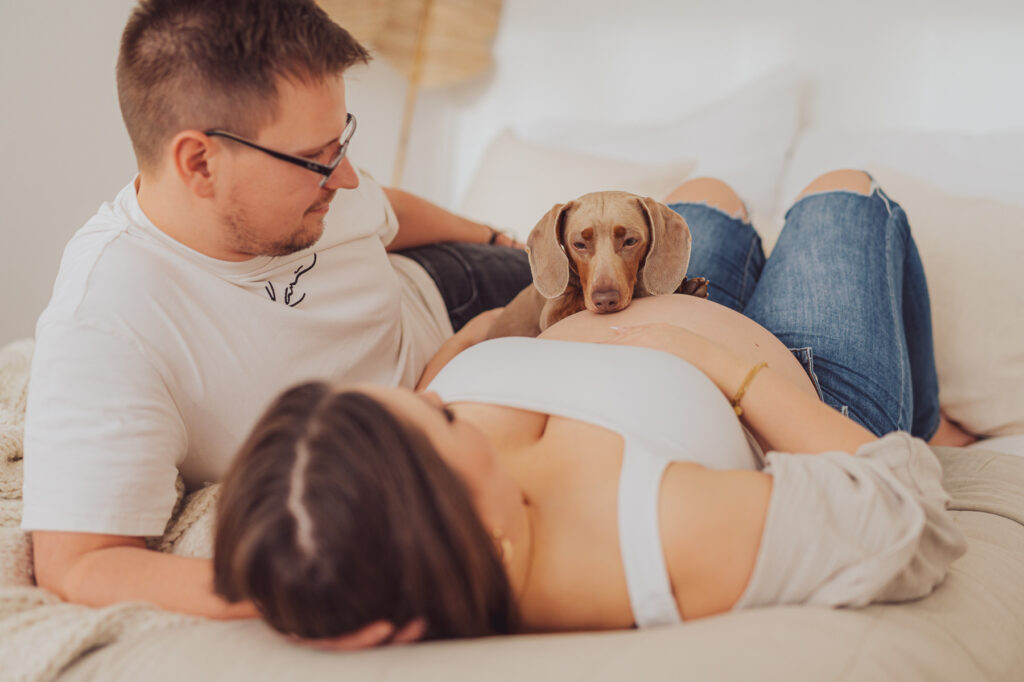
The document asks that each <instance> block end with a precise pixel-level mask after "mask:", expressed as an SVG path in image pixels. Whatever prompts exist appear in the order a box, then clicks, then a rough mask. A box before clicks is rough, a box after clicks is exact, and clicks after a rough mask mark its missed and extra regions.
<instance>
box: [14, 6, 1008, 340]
mask: <svg viewBox="0 0 1024 682" xmlns="http://www.w3.org/2000/svg"><path fill="white" fill-rule="evenodd" d="M131 5H132V2H131V1H130V0H90V1H89V2H76V1H75V0H55V1H53V2H46V3H43V2H37V1H35V0H0V92H2V93H3V94H2V97H0V111H2V114H3V115H2V119H0V120H2V121H3V124H4V125H3V129H2V130H0V153H2V162H0V164H2V165H0V180H2V182H0V207H2V215H3V218H2V223H0V235H2V237H0V284H2V285H3V286H2V291H3V292H4V293H5V295H4V296H3V298H2V303H0V344H2V343H6V342H7V341H9V340H11V339H13V338H18V337H23V336H29V335H31V334H32V332H33V326H34V323H35V319H36V317H37V316H38V315H39V313H40V312H41V310H42V308H43V307H44V306H45V304H46V301H47V299H48V298H49V295H50V291H51V287H52V282H53V278H54V276H55V274H56V270H57V264H58V262H59V259H60V252H61V249H62V247H63V245H64V243H65V242H66V241H67V239H68V238H69V237H70V236H71V234H72V233H73V232H74V230H76V229H77V228H78V227H79V226H80V225H81V224H82V223H83V222H84V221H85V220H86V219H87V218H88V217H89V216H90V215H92V214H93V213H94V212H95V210H96V208H97V207H98V206H99V204H100V203H101V202H102V201H105V200H108V199H110V198H112V197H113V196H114V194H116V192H117V191H118V190H119V189H120V188H121V187H122V186H123V185H124V184H126V183H127V182H128V180H129V179H130V177H131V175H132V173H133V168H134V160H133V158H132V154H131V147H130V145H129V143H128V139H127V136H126V134H125V133H124V131H123V128H122V125H121V119H120V114H119V112H118V108H117V99H116V93H115V83H114V63H115V60H116V55H117V47H118V40H119V36H120V32H121V29H122V27H123V24H124V21H125V19H126V18H127V15H128V12H129V10H130V7H131ZM1022 37H1024V3H1020V2H1019V0H976V1H975V2H971V3H967V2H962V1H960V0H928V1H924V0H920V1H919V0H862V1H861V2H857V3H852V2H844V3H838V2H828V1H827V0H764V1H761V0H718V1H717V2H715V3H710V2H705V1H703V0H678V1H676V2H671V3H668V2H663V1H661V0H631V1H630V2H628V3H626V2H622V1H621V0H558V1H554V0H505V5H504V10H503V17H502V24H501V28H500V30H499V36H498V39H497V42H496V45H495V54H496V59H497V67H496V68H495V70H494V71H493V72H492V73H491V74H489V75H487V76H485V77H482V78H480V79H478V80H477V81H475V82H473V83H469V84H466V85H462V86H458V87H454V88H447V89H444V90H439V91H430V92H427V93H424V94H423V95H422V96H421V98H420V102H419V106H418V111H417V119H416V123H415V125H414V128H413V139H412V146H411V150H410V156H409V160H408V168H407V172H406V181H405V183H404V185H405V187H406V188H408V189H411V190H413V191H417V192H420V193H422V194H424V195H426V196H428V197H430V198H432V199H434V200H435V201H438V202H439V203H441V204H443V205H446V206H456V205H458V201H459V198H460V196H461V193H462V192H463V190H464V189H465V186H466V184H467V182H468V179H469V177H470V174H471V173H472V171H473V169H474V168H475V165H476V163H477V161H478V159H479V157H480V154H481V153H482V152H483V150H484V147H485V145H486V143H487V141H488V140H489V139H490V138H491V136H492V135H493V134H494V133H495V132H497V131H498V130H500V129H501V128H503V127H505V126H512V127H515V128H516V129H517V130H518V131H519V132H521V133H523V134H526V135H529V133H530V131H531V129H533V128H535V127H536V126H538V125H540V124H542V123H543V122H544V120H545V119H563V120H564V119H571V120H574V121H576V122H578V125H586V124H587V123H588V122H592V123H601V124H608V123H616V122H618V123H644V122H658V121H667V120H671V119H672V118H675V117H678V116H681V115H683V114H685V113H687V112H689V111H693V110H694V109H696V108H698V107H699V106H700V105H702V104H704V103H707V102H708V101H710V100H712V99H714V98H715V97H716V96H719V95H722V94H724V93H727V92H730V91H732V90H734V89H735V88H737V87H739V86H741V85H742V84H743V83H745V82H747V81H748V80H749V79H751V78H753V77H756V76H757V75H758V74H760V73H764V72H765V71H767V70H768V69H770V68H771V67H773V66H777V65H780V64H786V63H792V64H794V65H795V66H796V67H797V68H799V69H800V70H801V71H803V72H804V73H806V74H807V75H808V77H809V78H811V79H812V80H813V82H814V84H815V90H814V96H813V97H812V98H811V99H810V100H809V101H808V103H807V110H806V116H807V119H808V122H809V124H811V125H829V126H833V127H841V128H853V129H863V128H881V129H901V128H914V129H926V130H959V131H975V132H985V131H993V130H1009V129H1017V130H1020V129H1022V128H1024V88H1021V86H1020V84H1021V83H1022V82H1024V39H1022ZM348 80H349V85H348V99H349V107H350V109H351V110H352V111H354V112H356V113H357V114H358V115H359V132H358V134H357V136H356V139H355V141H354V142H353V148H352V154H353V158H354V159H355V160H356V161H357V162H358V163H360V164H361V165H363V166H364V167H366V168H367V169H368V170H370V171H371V172H372V173H373V174H374V175H375V176H376V177H377V178H378V179H379V180H381V181H382V182H389V181H390V178H391V171H392V162H393V158H394V153H395V148H396V145H397V131H398V128H399V123H400V117H401V108H402V101H403V96H404V90H403V88H404V84H403V82H402V80H401V78H400V77H399V76H398V75H397V74H396V73H395V72H394V71H393V70H392V69H391V68H390V67H389V66H388V65H386V64H384V63H382V62H379V61H378V62H375V63H374V64H373V65H371V66H370V67H368V68H360V69H358V70H354V71H353V72H351V73H350V76H349V79H348ZM680 153H681V155H683V154H685V151H684V150H680Z"/></svg>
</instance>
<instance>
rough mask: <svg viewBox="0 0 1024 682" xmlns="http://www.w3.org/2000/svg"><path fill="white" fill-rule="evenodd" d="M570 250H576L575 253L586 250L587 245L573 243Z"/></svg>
mask: <svg viewBox="0 0 1024 682" xmlns="http://www.w3.org/2000/svg"><path fill="white" fill-rule="evenodd" d="M572 248H574V249H576V250H577V251H582V250H583V249H585V248H587V245H586V244H584V243H583V242H573V243H572Z"/></svg>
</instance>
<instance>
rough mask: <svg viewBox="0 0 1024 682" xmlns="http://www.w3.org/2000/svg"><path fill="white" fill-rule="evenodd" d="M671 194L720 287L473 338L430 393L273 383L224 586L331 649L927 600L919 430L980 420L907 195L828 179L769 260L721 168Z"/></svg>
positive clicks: (938, 572)
mask: <svg viewBox="0 0 1024 682" xmlns="http://www.w3.org/2000/svg"><path fill="white" fill-rule="evenodd" d="M667 201H668V202H670V203H669V205H670V207H671V208H673V209H674V210H676V211H677V212H679V213H680V214H681V215H683V217H684V218H685V219H686V220H687V222H688V224H689V226H690V230H691V233H692V235H693V250H692V255H691V268H690V269H691V272H692V273H693V274H695V275H702V276H705V277H707V278H708V279H709V280H710V281H711V285H712V288H711V292H712V293H711V299H710V301H704V300H700V299H696V298H693V297H686V296H665V297H656V298H645V299H638V300H636V301H634V302H633V304H632V305H631V306H630V307H629V308H627V309H626V310H625V311H622V312H620V313H616V314H614V315H605V316H597V315H592V314H590V313H586V312H584V313H580V314H578V315H576V316H573V317H571V318H568V319H566V320H563V321H562V322H560V323H559V324H557V325H555V326H553V327H551V328H550V329H548V330H547V331H546V332H545V333H544V334H542V337H541V338H540V339H538V340H533V339H498V340H495V341H489V342H486V343H482V344H479V345H477V346H474V347H472V348H470V349H469V350H468V351H465V352H464V353H463V354H461V355H460V356H458V357H456V358H455V359H454V360H453V361H452V362H451V363H450V364H449V365H448V366H446V367H445V368H444V369H443V370H442V371H441V373H440V374H439V375H438V376H437V377H436V379H435V380H434V381H433V383H432V385H431V389H432V390H431V391H428V392H426V393H413V392H411V391H406V390H401V389H387V388H377V387H369V386H367V387H357V388H355V389H352V390H348V391H339V390H338V389H336V388H334V387H330V386H327V385H325V384H322V383H313V384H306V385H303V386H300V387H297V388H294V389H292V390H291V391H289V392H287V393H286V394H285V395H283V396H282V397H281V398H279V399H278V401H277V402H276V403H275V404H274V405H273V406H271V408H270V409H269V411H268V412H267V414H266V415H265V416H264V417H263V418H262V419H261V421H260V422H259V423H258V424H257V426H256V427H255V429H254V431H253V433H252V435H251V437H250V439H249V440H248V442H247V443H246V445H245V446H243V448H242V451H241V453H240V454H239V456H238V458H237V459H236V461H235V463H234V465H233V467H232V469H231V471H230V472H229V474H228V476H227V478H226V479H225V482H224V488H223V491H222V498H221V503H220V505H221V506H220V510H219V511H220V514H219V520H218V529H217V545H216V550H215V558H214V566H215V576H216V588H217V590H218V591H219V592H220V593H221V594H222V595H223V596H225V597H226V598H228V599H229V600H233V601H237V600H242V599H252V600H254V602H255V603H256V605H257V607H258V608H259V609H260V611H261V613H262V614H263V616H264V617H265V618H266V619H267V620H268V621H269V622H270V623H271V625H273V626H274V627H275V628H277V629H279V630H281V631H282V632H287V633H292V634H294V635H297V636H299V637H303V638H314V639H316V640H318V641H320V642H321V643H324V644H326V645H331V644H336V645H340V646H350V645H353V644H355V645H359V644H365V643H374V642H376V641H379V640H382V639H386V638H389V637H390V638H391V640H392V641H408V640H410V639H416V638H419V637H421V636H426V637H452V636H477V635H487V634H494V633H503V632H514V631H519V630H567V629H573V630H576V629H610V628H628V627H631V626H633V625H639V626H647V625H658V624H667V623H673V622H679V621H680V620H689V619H693V618H699V617H703V616H708V615H712V614H716V613H722V612H725V611H728V610H730V609H735V608H745V607H752V606H758V605H767V604H782V603H804V604H819V605H828V606H840V605H854V606H856V605H863V604H866V603H869V602H871V601H886V600H900V599H910V598H916V597H920V596H923V595H925V594H928V593H929V592H930V591H931V590H932V589H933V588H934V587H935V585H937V584H938V583H939V582H940V581H941V580H942V578H943V577H944V575H945V572H946V569H947V568H948V565H949V563H950V562H951V561H952V560H953V559H955V558H956V557H957V556H959V555H960V554H962V552H963V551H964V540H963V537H962V535H961V534H960V532H959V530H958V529H957V528H956V526H955V525H954V524H953V522H952V519H951V518H950V516H949V514H948V513H947V512H946V511H945V504H946V501H947V500H948V496H947V495H946V493H945V491H944V490H943V489H942V487H941V469H940V468H939V465H938V462H937V460H936V459H935V457H934V455H933V454H932V453H931V452H930V450H929V449H928V448H927V447H926V446H925V444H924V443H923V441H922V440H920V439H921V438H923V439H929V438H933V437H936V433H937V432H938V431H940V427H941V433H940V434H939V436H938V439H939V440H938V441H936V442H940V441H941V442H945V443H952V442H957V441H958V439H960V440H964V439H966V438H968V436H967V435H966V434H964V433H963V432H960V431H959V430H957V429H956V428H955V427H953V426H952V425H950V424H948V423H946V422H944V420H942V418H941V415H940V412H939V407H938V400H937V379H936V376H935V367H934V359H933V355H932V345H931V344H932V342H931V329H930V319H929V312H928V311H929V303H928V294H927V287H926V284H925V280H924V274H923V271H922V269H921V263H920V259H919V257H918V255H917V251H916V247H915V246H914V243H913V240H912V239H911V237H910V233H909V227H908V225H907V221H906V216H905V215H904V213H903V211H902V210H901V209H900V208H899V206H898V205H897V204H895V203H894V202H893V201H892V200H891V199H889V198H888V197H887V196H886V195H885V194H884V193H883V192H882V191H881V190H880V189H879V188H878V187H876V186H875V185H874V182H873V181H872V180H871V178H870V177H869V176H867V175H866V174H864V173H862V172H860V171H836V172H833V173H829V174H826V175H824V176H822V177H820V178H818V179H817V180H816V181H815V182H813V183H811V185H809V186H808V188H807V189H806V190H805V191H804V193H802V194H801V196H800V197H799V198H798V200H797V202H796V203H795V204H794V206H793V207H792V208H791V209H790V211H789V212H788V213H787V218H786V226H785V228H784V230H783V232H782V234H781V236H780V238H779V241H778V244H777V245H776V247H775V249H774V251H773V253H772V256H771V258H769V259H765V258H764V256H763V253H762V251H761V244H760V239H759V237H758V236H757V234H756V233H755V232H754V230H753V228H752V227H751V225H750V224H749V222H748V221H747V219H746V215H745V210H744V208H743V205H742V202H741V201H740V200H739V199H738V197H736V196H735V194H734V193H733V192H732V191H731V190H730V189H728V187H727V186H726V185H724V184H723V183H720V182H718V181H713V180H696V181H692V182H689V183H686V184H684V185H682V186H681V187H680V188H679V189H678V190H677V191H676V192H674V193H673V194H672V195H670V197H669V198H668V200H667ZM741 313H742V314H741ZM581 342H590V343H581ZM593 342H597V343H593ZM638 346H639V348H637V347H638ZM652 349H653V350H652ZM893 431H896V432H897V433H894V434H891V435H888V436H886V437H884V438H881V439H879V438H878V436H881V435H882V434H888V433H890V432H893ZM912 436H914V437H912ZM915 437H916V438H915ZM764 452H769V454H768V456H767V460H766V464H765V463H764V462H763V458H764V454H763V453H764ZM784 453H803V454H784ZM811 455H817V456H811ZM851 455H854V456H851ZM762 466H763V469H762ZM352 633H355V634H352Z"/></svg>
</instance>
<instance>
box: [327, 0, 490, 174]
mask: <svg viewBox="0 0 1024 682" xmlns="http://www.w3.org/2000/svg"><path fill="white" fill-rule="evenodd" d="M319 2H320V4H321V6H323V8H324V9H325V10H326V11H327V13H328V14H330V15H331V18H333V19H334V20H335V21H337V22H338V23H339V24H341V25H342V26H344V27H345V28H346V29H348V31H349V32H350V33H352V35H354V36H355V37H356V39H357V40H359V41H360V42H362V43H364V44H367V45H369V46H370V47H371V48H372V50H373V51H374V52H375V53H376V54H378V55H380V56H382V57H383V58H384V59H386V60H387V61H388V63H390V64H391V65H392V66H394V67H395V68H396V69H398V70H399V71H400V72H401V73H403V74H404V75H405V76H406V78H408V79H409V88H408V90H407V91H406V97H405V108H404V112H403V115H402V128H401V133H400V136H399V139H398V152H397V155H396V158H395V171H394V177H393V178H392V184H393V185H395V186H398V185H400V184H401V181H402V174H403V172H404V170H405V155H406V150H407V149H408V146H409V131H410V129H411V128H412V119H413V113H414V111H415V108H416V97H417V95H418V94H419V91H420V90H421V89H423V88H431V87H443V86H448V85H457V84H459V83H462V82H464V81H467V80H469V79H471V78H473V77H474V76H477V75H479V74H481V73H483V72H485V71H486V70H487V69H489V68H490V66H491V64H492V63H493V60H492V58H491V44H492V42H493V41H494V35H495V33H496V32H497V30H498V18H499V16H500V14H501V0H319Z"/></svg>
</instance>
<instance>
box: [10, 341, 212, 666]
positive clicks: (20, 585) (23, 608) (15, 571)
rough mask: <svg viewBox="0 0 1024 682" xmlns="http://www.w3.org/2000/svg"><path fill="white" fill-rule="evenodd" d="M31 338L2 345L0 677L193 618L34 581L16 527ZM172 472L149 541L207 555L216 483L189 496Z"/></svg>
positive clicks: (27, 541)
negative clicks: (157, 532)
mask: <svg viewBox="0 0 1024 682" xmlns="http://www.w3.org/2000/svg"><path fill="white" fill-rule="evenodd" d="M33 347H34V344H33V342H32V340H30V339H26V340H22V341H16V342H14V343H11V344H9V345H7V346H5V347H4V348H2V349H0V682H15V681H21V680H26V681H32V682H36V681H45V680H53V679H55V678H56V677H57V676H58V675H59V674H60V672H61V670H63V669H64V668H65V667H66V666H68V665H69V664H71V663H73V662H74V661H75V660H77V659H78V657H79V656H81V655H83V654H84V653H86V652H88V651H90V650H92V649H95V648H97V647H101V646H105V645H107V644H110V643H112V642H114V641H117V640H119V639H122V638H128V637H133V636H137V635H140V634H142V633H146V632H151V631H153V630H156V629H160V628H166V627H172V626H176V625H181V624H186V623H190V622H194V621H196V620H197V619H195V618H192V617H189V616H183V615H179V614H173V613H168V612H166V611H161V610H159V609H157V608H155V607H153V606H150V605H149V604H144V603H123V604H117V605H114V606H108V607H105V608H90V607H87V606H79V605H76V604H68V603H66V602H64V601H61V600H60V599H59V598H58V597H57V596H56V595H54V594H53V593H51V592H49V591H47V590H44V589H42V588H41V587H36V586H35V580H34V579H33V576H32V542H31V537H30V536H29V535H28V534H27V533H25V532H23V531H22V530H21V528H20V523H21V477H22V441H23V436H24V425H25V397H26V394H27V392H28V377H29V365H30V363H31V359H32V349H33ZM183 491H184V485H183V484H182V483H181V480H180V479H179V480H178V494H179V502H178V505H177V507H176V508H175V513H174V516H173V517H172V518H171V521H170V523H168V526H167V531H166V532H165V533H164V535H163V537H162V538H158V539H155V540H154V541H153V542H151V543H150V544H151V546H152V547H153V548H154V549H159V550H160V551H165V552H171V553H173V554H180V555H184V556H206V557H208V556H211V554H212V548H213V521H214V515H213V514H214V507H215V504H214V503H215V501H216V496H217V491H218V486H210V487H208V488H203V489H202V490H198V491H196V492H194V493H192V494H191V495H189V496H188V497H184V495H183V494H182V493H183Z"/></svg>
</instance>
